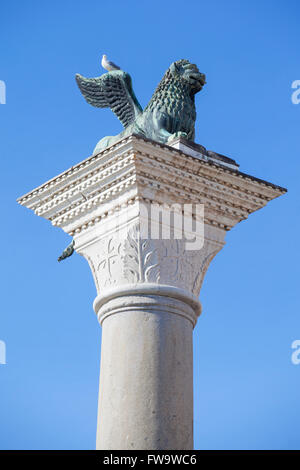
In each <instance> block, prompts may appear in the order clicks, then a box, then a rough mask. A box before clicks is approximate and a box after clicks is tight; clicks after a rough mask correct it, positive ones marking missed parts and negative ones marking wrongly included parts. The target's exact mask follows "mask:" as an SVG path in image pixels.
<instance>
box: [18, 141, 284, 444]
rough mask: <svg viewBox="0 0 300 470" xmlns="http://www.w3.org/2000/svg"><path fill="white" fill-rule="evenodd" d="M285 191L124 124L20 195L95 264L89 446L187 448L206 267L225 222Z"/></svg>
mask: <svg viewBox="0 0 300 470" xmlns="http://www.w3.org/2000/svg"><path fill="white" fill-rule="evenodd" d="M284 192H285V189H283V188H280V187H279V186H275V185H273V184H271V183H268V182H266V181H262V180H259V179H257V178H254V177H251V176H249V175H245V174H243V173H241V172H240V171H239V169H238V165H237V164H236V162H234V161H233V160H231V159H228V158H226V157H224V156H222V155H218V154H216V153H214V152H208V151H206V150H205V149H204V148H203V147H201V146H199V145H196V144H191V143H188V142H186V141H184V140H182V139H178V140H177V141H174V142H173V143H172V146H166V145H161V144H158V143H155V142H152V141H148V140H145V139H142V138H141V137H137V136H134V135H132V136H129V137H127V138H125V139H123V140H121V141H119V142H118V143H117V144H116V145H113V146H112V147H110V148H109V149H107V150H105V151H103V152H102V153H100V154H98V155H96V156H92V157H90V158H88V159H86V160H84V161H83V162H81V163H79V164H78V165H75V166H73V167H72V168H70V169H69V170H67V171H66V172H64V173H62V174H61V175H59V176H57V177H55V178H53V179H52V180H50V181H48V182H47V183H45V184H44V185H42V186H40V187H39V188H37V189H35V190H34V191H32V192H30V193H28V194H26V195H25V196H23V197H22V198H20V199H19V203H20V204H22V205H24V206H26V207H28V208H30V209H32V210H34V211H35V213H36V214H37V215H40V216H42V217H44V218H46V219H48V220H50V221H51V222H52V224H53V225H55V226H58V227H61V228H62V229H63V230H65V231H66V232H67V233H69V234H70V235H71V236H73V237H74V240H75V249H76V251H77V253H79V254H81V255H83V256H84V257H85V258H86V259H87V261H88V263H89V265H90V267H91V270H92V273H93V276H94V280H95V284H96V288H97V292H98V296H97V297H96V299H95V302H94V310H95V312H96V314H97V316H98V319H99V322H100V324H101V325H102V328H103V334H102V347H101V372H100V392H99V408H98V413H99V415H98V433H97V448H98V449H152V450H154V449H174V450H178V449H181V450H185V449H192V448H193V347H192V337H193V328H194V326H195V324H196V322H197V318H198V316H199V315H200V312H201V306H200V303H199V300H198V296H199V293H200V288H201V284H202V281H203V278H204V275H205V272H206V270H207V268H208V265H209V263H210V262H211V260H212V259H213V258H214V256H215V255H216V254H217V253H218V252H219V251H220V250H221V248H222V247H223V245H224V237H225V234H226V231H228V230H230V229H231V228H232V227H233V226H234V225H236V224H237V223H238V222H240V221H241V220H244V219H246V218H247V217H248V215H249V214H250V213H252V212H254V211H255V210H257V209H260V208H261V207H263V206H264V205H266V204H267V202H268V201H270V200H271V199H274V198H276V197H277V196H279V195H281V194H283V193H284ZM182 225H183V230H182ZM70 262H71V261H70Z"/></svg>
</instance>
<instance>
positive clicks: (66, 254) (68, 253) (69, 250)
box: [57, 240, 75, 261]
mask: <svg viewBox="0 0 300 470" xmlns="http://www.w3.org/2000/svg"><path fill="white" fill-rule="evenodd" d="M74 246H75V242H74V240H72V242H71V243H70V245H68V246H67V248H65V249H64V251H63V252H62V254H61V255H60V257H59V258H57V261H62V260H64V259H66V258H69V256H72V254H73V253H74Z"/></svg>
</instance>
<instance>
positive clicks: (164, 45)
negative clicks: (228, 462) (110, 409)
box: [0, 0, 300, 449]
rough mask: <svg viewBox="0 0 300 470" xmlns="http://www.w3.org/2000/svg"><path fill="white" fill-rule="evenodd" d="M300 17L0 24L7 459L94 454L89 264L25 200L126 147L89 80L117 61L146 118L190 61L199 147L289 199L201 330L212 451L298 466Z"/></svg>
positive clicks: (258, 5)
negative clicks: (103, 149) (101, 143)
mask: <svg viewBox="0 0 300 470" xmlns="http://www.w3.org/2000/svg"><path fill="white" fill-rule="evenodd" d="M299 14H300V4H299V2H298V1H297V0H288V1H283V0H273V1H268V0H260V1H258V0H254V1H253V0H252V1H249V0H243V1H235V0H227V1H225V0H210V1H209V2H208V1H200V0H198V1H192V0H186V1H185V2H182V1H178V0H172V1H170V0H165V1H163V2H161V1H157V0H152V1H151V2H144V1H130V0H129V1H127V2H123V1H119V0H114V1H113V2H102V1H95V0H86V1H85V2H81V1H78V0H73V1H66V0H63V1H57V0H52V1H51V2H50V1H47V2H46V1H45V2H39V1H32V0H28V1H26V2H23V1H14V0H12V1H10V2H2V4H1V6H0V59H1V60H0V80H4V81H5V83H6V87H7V103H6V104H5V105H2V104H0V136H1V138H0V155H1V165H2V171H1V173H2V178H1V202H2V205H1V206H2V208H1V211H2V214H1V215H2V230H1V238H2V240H1V247H2V250H1V252H2V253H1V259H2V263H1V264H2V269H1V287H2V295H1V304H2V305H1V314H0V340H2V341H5V343H6V347H7V364H6V365H1V364H0V448H1V449H93V448H94V447H95V434H96V414H97V395H98V380H99V365H100V344H101V328H100V327H99V325H98V324H97V319H96V316H95V315H94V313H93V309H92V302H93V300H94V297H95V295H96V290H95V287H94V283H93V279H92V274H91V272H90V269H89V267H88V264H87V262H86V261H85V260H84V259H83V258H81V257H80V256H78V255H74V256H73V257H72V258H70V259H69V260H67V261H66V262H64V263H61V264H58V263H57V261H56V259H57V256H58V255H59V254H60V252H61V250H62V249H63V248H64V247H65V246H66V244H67V243H68V242H69V237H68V235H66V234H65V233H64V232H63V231H61V230H59V229H57V228H54V227H52V226H51V225H50V223H49V222H47V221H46V220H44V219H42V218H40V217H37V216H35V215H34V214H33V213H31V212H30V211H29V210H26V209H25V208H23V207H20V206H18V205H17V203H16V198H17V197H18V196H21V195H22V194H24V193H25V192H27V191H29V190H31V189H33V188H35V187H36V186H38V185H40V184H41V183H43V182H45V181H46V180H48V179H50V178H51V177H53V176H55V175H56V174H58V173H59V172H61V171H63V170H65V169H67V168H68V167H70V166H72V165H73V164H75V163H78V162H79V161H81V160H83V159H84V158H86V157H88V156H89V155H90V154H91V152H92V150H93V148H94V146H95V144H96V143H97V141H98V140H99V139H100V138H101V137H103V136H105V135H113V134H116V133H118V132H119V131H120V130H121V125H120V123H119V122H118V121H117V119H116V118H115V116H114V115H113V114H112V113H111V111H110V110H99V109H96V108H92V107H91V106H88V105H87V104H86V103H85V101H84V100H83V98H82V96H81V95H80V93H79V90H78V89H77V87H76V84H75V80H74V75H75V73H77V72H80V73H81V74H83V75H85V76H97V75H99V74H101V73H102V72H103V70H101V66H100V58H101V54H102V53H107V54H108V56H109V57H110V58H111V59H112V60H114V61H115V62H116V63H118V64H120V65H121V66H122V67H123V68H124V69H125V70H126V71H128V72H129V73H130V74H131V75H132V77H133V86H134V90H135V92H136V95H137V97H138V99H139V100H140V102H141V104H142V106H145V105H146V104H147V102H148V100H149V99H150V97H151V95H152V93H153V91H154V88H155V87H156V85H157V83H158V82H159V80H160V78H161V77H162V75H163V73H164V72H165V70H166V69H167V68H168V66H169V65H170V63H171V62H172V61H174V60H177V59H181V58H187V59H190V60H191V61H193V62H195V63H196V64H197V65H198V66H199V69H200V70H201V72H203V73H205V74H206V76H207V85H206V86H205V87H204V89H203V90H202V91H201V93H199V94H198V95H197V98H196V102H197V122H196V141H197V142H198V143H200V144H202V145H204V146H205V147H206V148H208V149H211V150H214V151H217V152H220V153H222V154H225V155H228V156H230V157H232V158H234V159H236V160H237V161H238V162H239V163H240V167H241V171H243V172H246V173H250V174H252V175H254V176H257V177H260V178H263V179H266V180H268V181H271V182H273V183H276V184H279V185H281V186H284V187H287V188H288V190H289V192H288V194H287V195H285V196H282V197H280V198H279V199H276V200H275V201H273V202H271V203H270V204H269V205H268V206H267V207H266V208H264V209H262V210H261V211H259V212H257V213H254V214H253V215H251V216H250V217H249V219H248V220H247V221H244V222H242V223H240V224H238V225H237V226H236V227H235V228H234V229H233V230H232V231H231V232H229V233H228V234H227V238H226V240H227V244H226V246H225V248H224V249H223V250H222V251H221V252H220V253H219V254H218V255H217V257H216V258H215V259H214V261H213V262H212V264H211V266H210V268H209V270H208V273H207V275H206V278H205V282H204V285H203V288H202V291H201V296H200V298H201V302H202V305H203V314H202V316H201V318H200V319H199V321H198V324H197V327H196V329H195V347H194V349H195V353H194V364H195V365H194V369H195V377H194V389H195V448H196V449H300V435H299V420H300V402H299V390H300V365H298V366H296V365H293V364H292V362H291V354H292V349H291V344H292V342H293V341H294V340H296V339H300V315H299V312H300V301H299V277H300V276H299V274H300V273H299V271H300V267H299V266H300V262H299V261H300V260H299V248H298V243H299V242H298V238H299V228H300V227H299V205H300V204H299V184H298V181H299V174H300V171H299V170H300V165H299V156H300V153H299V150H300V133H299V125H300V104H299V105H295V104H292V101H291V94H292V89H291V84H292V82H293V81H294V80H297V79H298V80H299V79H300V69H299V63H300V62H299V43H300V30H299Z"/></svg>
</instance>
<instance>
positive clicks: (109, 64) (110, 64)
mask: <svg viewBox="0 0 300 470" xmlns="http://www.w3.org/2000/svg"><path fill="white" fill-rule="evenodd" d="M101 65H102V67H103V68H104V69H105V70H108V72H111V71H112V70H120V67H119V66H118V65H116V64H114V63H113V62H111V61H110V60H107V56H106V55H105V54H103V56H102V60H101Z"/></svg>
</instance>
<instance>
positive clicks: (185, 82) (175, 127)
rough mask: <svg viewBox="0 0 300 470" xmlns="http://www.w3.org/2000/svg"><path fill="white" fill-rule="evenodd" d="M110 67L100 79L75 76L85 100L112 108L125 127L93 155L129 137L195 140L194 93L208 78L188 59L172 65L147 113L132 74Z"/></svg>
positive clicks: (100, 142)
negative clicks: (135, 89)
mask: <svg viewBox="0 0 300 470" xmlns="http://www.w3.org/2000/svg"><path fill="white" fill-rule="evenodd" d="M105 57H106V56H105ZM106 63H108V62H106ZM109 64H111V67H110V68H108V70H109V71H108V72H106V73H104V74H103V75H101V76H100V77H96V78H85V77H83V76H82V75H80V74H76V81H77V84H78V86H79V89H80V91H81V93H82V94H83V96H84V98H85V99H86V101H87V102H88V103H89V104H91V105H92V106H95V107H97V108H110V109H111V110H112V111H113V112H114V113H115V114H116V116H117V117H118V118H119V120H120V121H121V123H122V124H123V126H124V131H123V132H121V133H120V134H118V135H117V136H109V137H104V138H103V139H101V140H100V141H99V142H98V144H97V145H96V148H95V150H94V153H93V154H94V155H95V154H97V153H99V152H101V151H102V150H104V149H105V148H106V147H108V146H110V145H112V144H114V143H115V142H117V141H118V140H120V139H121V138H123V137H126V136H127V135H129V134H138V135H141V136H143V137H146V138H148V139H151V140H154V141H157V142H160V143H167V142H170V141H171V140H173V139H174V138H176V137H179V136H182V137H185V138H186V139H187V140H191V141H193V140H194V137H195V120H196V108H195V94H196V93H198V92H199V91H200V90H201V89H202V87H203V85H204V84H205V75H204V74H202V73H200V72H199V69H198V67H197V66H196V65H195V64H192V63H191V62H189V61H188V60H185V59H182V60H178V61H176V62H173V63H172V64H171V65H170V67H169V68H168V70H167V71H166V73H165V75H164V76H163V78H162V80H161V82H160V83H159V85H158V87H157V88H156V90H155V92H154V94H153V96H152V98H151V100H150V102H149V104H148V105H147V106H146V108H145V109H144V110H143V109H142V107H141V105H140V103H139V102H138V100H137V98H136V96H135V94H134V91H133V88H132V81H131V77H130V75H129V74H128V73H127V72H124V70H121V69H119V67H117V66H114V64H113V63H111V62H109Z"/></svg>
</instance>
